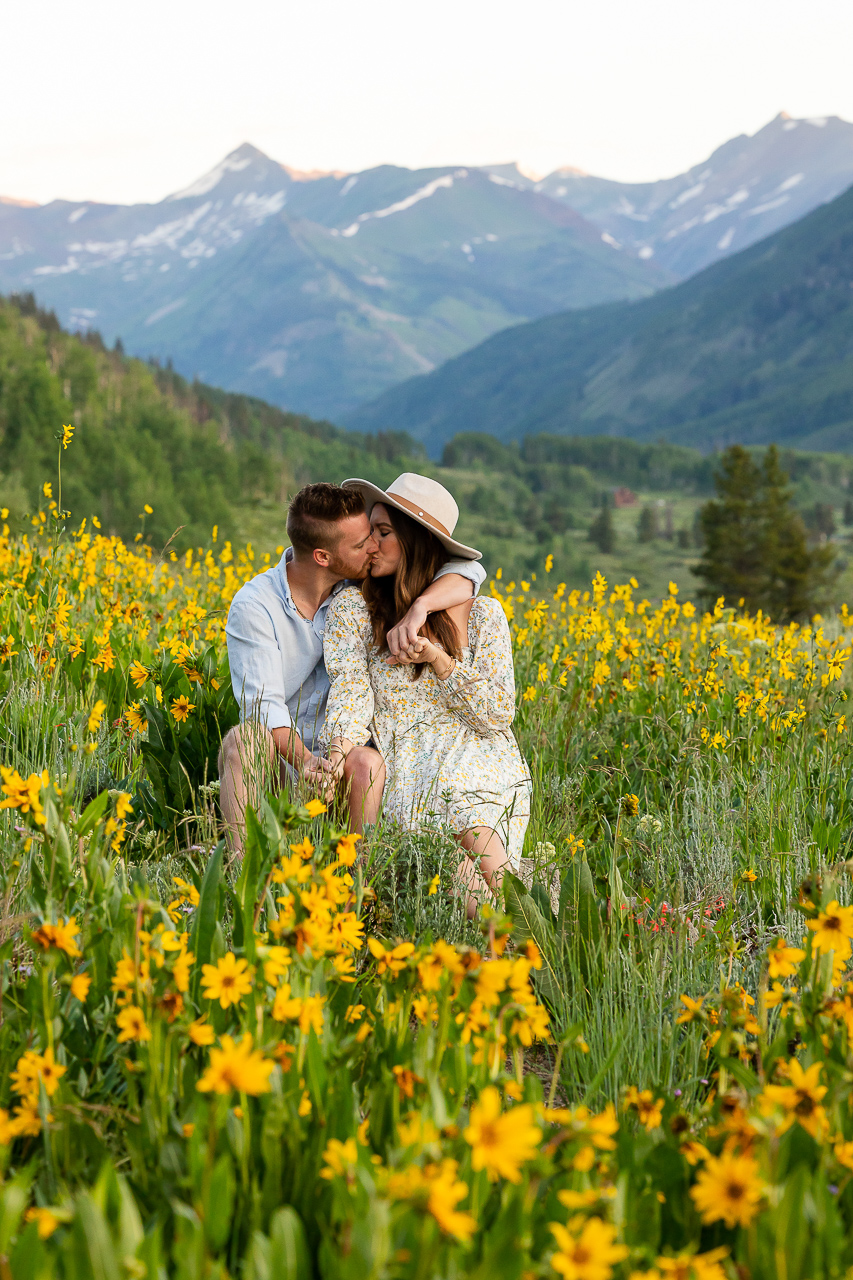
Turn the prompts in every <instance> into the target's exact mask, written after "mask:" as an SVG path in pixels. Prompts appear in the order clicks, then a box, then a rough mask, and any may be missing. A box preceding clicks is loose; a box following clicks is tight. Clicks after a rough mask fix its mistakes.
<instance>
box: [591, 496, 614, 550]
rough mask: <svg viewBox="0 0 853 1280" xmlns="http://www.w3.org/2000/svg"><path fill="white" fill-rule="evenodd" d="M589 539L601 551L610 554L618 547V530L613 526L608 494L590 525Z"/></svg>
mask: <svg viewBox="0 0 853 1280" xmlns="http://www.w3.org/2000/svg"><path fill="white" fill-rule="evenodd" d="M589 540H590V542H594V543H595V545H596V546H597V547H598V549H599V551H603V552H604V553H605V555H610V554H611V552H612V551H613V550H614V549H615V547H616V530H615V529H614V528H613V516H612V514H611V511H610V502H609V501H608V498H607V496H605V497H604V500H603V502H602V504H601V510H600V511H599V513H598V515H597V516H596V517H595V519H594V520H593V522H592V524H591V525H590V527H589Z"/></svg>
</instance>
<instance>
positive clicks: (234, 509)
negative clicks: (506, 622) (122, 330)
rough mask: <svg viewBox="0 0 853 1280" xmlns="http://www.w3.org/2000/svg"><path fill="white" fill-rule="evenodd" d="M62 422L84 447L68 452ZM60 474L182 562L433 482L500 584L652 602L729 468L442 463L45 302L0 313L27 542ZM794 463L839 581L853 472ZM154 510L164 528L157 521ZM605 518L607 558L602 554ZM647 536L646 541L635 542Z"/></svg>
mask: <svg viewBox="0 0 853 1280" xmlns="http://www.w3.org/2000/svg"><path fill="white" fill-rule="evenodd" d="M65 423H68V424H72V425H73V426H74V437H73V440H72V443H71V445H70V447H69V448H68V449H67V450H62V449H61V446H60V444H59V438H60V436H61V434H62V431H61V428H62V425H63V424H65ZM60 459H61V463H62V493H61V502H62V506H63V507H64V508H67V509H68V510H70V512H71V520H72V521H73V522H74V523H79V522H80V520H82V519H83V517H87V518H91V517H93V516H95V517H97V518H99V519H100V522H101V527H102V529H103V530H104V532H108V533H118V534H120V535H122V536H123V537H125V538H127V539H131V540H132V539H133V538H134V537H135V536H136V534H137V533H140V534H141V535H142V537H143V538H144V539H145V541H146V542H147V543H149V544H150V545H151V546H152V547H154V548H156V549H158V550H160V549H162V548H163V546H164V545H165V543H166V542H167V541H168V540H169V539H170V538H173V539H174V540H173V542H172V543H171V545H172V547H173V548H175V549H177V550H181V549H183V548H186V547H187V546H198V545H200V544H203V543H204V542H205V541H206V540H207V538H208V537H209V534H210V530H211V528H212V526H213V525H217V526H218V528H219V536H220V540H222V539H224V538H231V539H232V540H233V541H234V542H235V543H236V544H240V545H242V544H244V543H245V542H247V541H248V542H251V543H252V544H253V546H254V547H255V548H256V549H257V551H258V552H259V553H261V554H262V553H264V552H274V551H275V548H276V547H277V546H280V545H282V544H285V543H286V540H287V535H286V530H285V520H286V515H287V503H288V500H289V497H290V495H291V494H292V493H293V492H294V491H295V490H296V489H297V488H298V487H299V486H300V485H302V484H305V483H307V482H309V481H312V480H331V481H335V482H339V481H341V480H343V479H345V478H346V477H347V476H357V475H360V476H365V477H367V478H369V479H371V480H374V481H375V482H377V483H379V484H387V483H389V482H390V481H391V480H392V479H393V478H394V477H395V476H396V475H398V474H399V473H400V472H401V471H404V470H418V471H425V472H428V473H429V474H431V475H435V476H436V477H437V478H438V479H440V480H441V481H442V482H443V483H444V484H446V485H447V486H448V488H449V489H450V490H451V491H452V492H453V494H454V495H455V497H456V498H457V500H458V502H459V506H460V509H461V516H460V523H459V536H460V537H461V538H462V539H463V540H464V541H466V542H468V543H469V544H471V545H473V546H476V547H479V548H481V549H482V551H483V553H484V557H485V563H486V566H487V568H488V569H489V570H490V572H494V571H496V570H497V569H498V568H502V569H503V571H504V574H505V575H507V577H511V576H515V577H525V576H529V575H530V574H532V573H534V572H536V571H537V570H539V569H541V566H542V564H543V563H544V560H545V557H546V556H547V555H549V554H551V555H553V557H554V566H555V572H557V573H559V574H560V576H561V577H562V578H563V579H564V580H565V581H568V582H570V583H571V584H572V585H582V584H584V583H586V582H588V581H589V578H590V577H591V576H592V574H593V573H595V571H596V570H597V569H599V568H600V569H602V570H603V571H604V572H605V573H606V574H608V575H609V576H617V577H618V576H621V577H623V578H625V579H627V578H629V577H631V576H636V578H637V579H638V581H639V582H640V585H641V588H642V590H643V591H644V592H646V593H647V594H650V593H655V592H657V593H660V591H665V590H666V584H667V582H668V581H669V578H671V577H679V576H680V579H681V581H682V582H684V583H685V584H689V583H690V582H691V581H692V579H691V576H690V566H691V565H692V564H693V563H694V562H695V561H696V559H697V556H698V547H697V542H696V537H697V535H696V511H697V509H698V507H699V506H700V505H701V503H702V502H703V501H705V500H706V499H707V497H708V496H709V495H710V493H711V492H712V491H713V476H714V468H715V459H714V457H713V455H712V454H703V453H700V452H699V451H697V450H695V449H687V448H684V447H683V446H681V445H671V444H646V443H640V442H637V441H634V440H628V439H618V438H614V437H608V436H600V437H586V436H577V437H566V436H555V435H548V434H537V435H531V436H528V437H526V438H525V439H524V440H522V441H519V442H511V443H509V444H505V443H501V442H500V441H498V440H496V439H495V437H494V436H492V435H489V434H487V433H475V432H464V433H461V434H459V435H457V436H455V437H454V438H453V439H452V440H450V441H449V442H448V444H447V445H446V446H445V448H444V451H443V455H442V458H441V460H440V461H435V460H431V459H428V458H427V456H426V454H425V453H424V451H423V448H422V446H421V445H418V444H416V443H415V442H414V441H413V440H412V439H411V438H410V437H409V436H407V435H405V434H403V433H402V432H394V431H389V432H385V433H380V434H377V435H373V436H370V435H360V434H358V433H355V432H348V431H344V430H341V429H340V428H338V427H335V426H333V425H332V424H331V423H328V422H316V421H313V420H312V419H310V418H304V417H299V416H297V415H295V414H288V413H284V412H283V411H282V410H280V409H277V408H275V407H274V406H272V405H269V404H266V403H264V402H263V401H262V400H256V399H252V398H250V397H248V396H242V395H235V394H230V393H228V392H225V391H221V390H219V389H217V388H214V387H208V386H204V385H203V384H200V383H188V382H186V381H185V380H184V379H183V378H181V377H180V376H179V375H178V374H176V373H174V372H173V371H172V370H171V369H170V368H168V367H167V368H161V367H159V366H158V365H156V364H151V363H148V364H146V363H143V362H142V361H139V360H135V359H130V358H128V357H127V356H125V355H124V354H123V353H122V352H121V350H107V349H105V347H104V345H103V343H102V342H101V339H100V338H99V337H98V335H97V334H95V333H90V334H88V335H87V336H85V337H79V336H72V335H69V334H67V333H64V332H63V331H62V330H61V328H60V327H59V325H58V324H57V321H56V317H55V316H54V315H53V314H52V313H50V312H44V311H39V310H38V309H37V308H36V307H35V304H34V303H33V301H32V299H31V298H22V299H21V298H19V299H17V300H15V301H11V300H10V301H7V302H2V301H0V508H2V507H6V508H8V509H9V511H10V515H9V517H8V519H9V522H10V523H11V524H12V526H13V528H14V527H17V528H19V529H27V528H29V527H30V524H29V521H30V520H31V519H32V517H33V513H35V512H36V511H38V509H39V508H40V507H41V508H43V509H46V508H47V506H48V500H47V499H46V498H45V496H44V493H43V488H42V486H43V485H44V483H45V482H49V483H50V484H51V485H52V487H53V489H52V492H53V497H54V499H59V496H60V495H59V490H58V487H57V462H58V460H60ZM782 461H783V465H784V466H785V468H786V470H787V471H788V472H789V473H790V475H791V478H792V482H793V484H794V492H795V496H796V500H797V503H798V505H799V507H800V509H801V510H802V512H803V513H804V516H805V518H806V522H807V525H808V526H809V528H810V529H811V530H812V533H813V536H814V537H817V538H820V537H827V536H830V537H832V536H836V537H837V539H838V548H839V558H840V560H841V562H842V563H841V566H840V567H842V568H843V567H844V565H845V563H846V558H847V555H848V552H847V543H846V539H845V538H844V536H843V534H844V525H843V521H844V519H845V510H846V514H847V515H848V516H850V517H851V519H853V505H851V503H850V501H849V498H850V486H851V485H853V458H850V457H844V456H839V455H831V454H816V453H812V454H807V453H798V452H795V451H793V450H784V451H783V456H782ZM617 491H618V492H617ZM623 491H624V492H623ZM146 504H147V505H148V506H150V507H151V508H153V514H151V515H149V514H145V518H144V521H143V520H142V519H141V516H142V515H143V512H144V508H145V505H146ZM604 506H606V507H608V509H610V508H612V522H613V531H614V543H613V546H612V548H611V549H610V550H607V549H603V548H602V545H601V544H600V541H598V542H597V541H596V540H595V539H591V538H590V529H591V527H592V526H593V525H594V523H595V522H596V520H598V519H599V517H600V513H601V511H602V509H603V507H604ZM644 513H645V514H644ZM641 520H644V521H645V524H644V529H645V530H646V531H647V533H648V534H649V536H648V537H645V535H644V540H642V541H638V529H639V523H640V521H641ZM841 585H842V587H843V588H844V589H845V590H847V586H846V583H845V581H844V580H842V584H841ZM850 587H851V588H853V580H851V583H850Z"/></svg>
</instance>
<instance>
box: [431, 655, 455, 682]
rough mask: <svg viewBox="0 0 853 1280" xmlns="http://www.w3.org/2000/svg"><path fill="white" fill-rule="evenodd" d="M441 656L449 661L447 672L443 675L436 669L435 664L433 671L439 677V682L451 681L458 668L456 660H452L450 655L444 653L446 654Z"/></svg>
mask: <svg viewBox="0 0 853 1280" xmlns="http://www.w3.org/2000/svg"><path fill="white" fill-rule="evenodd" d="M439 656H440V657H442V658H446V659H447V661H448V667H447V670H446V671H445V672H444V673H442V672H441V671H439V670H438V669H437V668H436V666H435V664H433V670H434V671H435V674H436V675H437V677H438V679H439V680H447V679H449V677H450V676H452V675H453V672H454V670H455V668H456V659H455V658H451V656H450V654H449V653H444V652H442V653H441V654H440V655H439Z"/></svg>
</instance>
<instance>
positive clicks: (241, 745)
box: [219, 720, 278, 857]
mask: <svg viewBox="0 0 853 1280" xmlns="http://www.w3.org/2000/svg"><path fill="white" fill-rule="evenodd" d="M277 763H278V753H277V751H276V747H275V743H274V742H273V739H272V734H270V733H269V732H268V731H267V730H266V729H265V728H263V727H262V726H261V725H259V724H255V723H254V722H253V721H251V720H247V721H245V722H244V723H243V724H238V725H235V726H234V728H233V729H229V730H228V732H227V733H226V735H225V737H224V738H223V740H222V748H221V750H220V752H219V782H220V787H219V806H220V808H221V810H222V821H223V825H224V827H225V838H226V840H227V842H228V847H229V849H231V851H232V853H234V854H236V855H237V856H238V857H242V856H243V836H244V834H245V830H246V805H247V804H251V805H257V804H258V802H259V800H260V797H261V796H262V795H263V792H264V786H265V785H266V784H267V783H268V782H269V780H270V779H271V777H272V776H273V774H274V772H275V766H276V765H277Z"/></svg>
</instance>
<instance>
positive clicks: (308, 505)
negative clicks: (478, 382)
mask: <svg viewBox="0 0 853 1280" xmlns="http://www.w3.org/2000/svg"><path fill="white" fill-rule="evenodd" d="M287 533H288V537H289V538H290V541H291V546H290V547H289V548H288V549H287V551H285V553H284V555H283V556H282V558H281V560H280V561H279V563H278V565H277V566H276V567H275V568H274V569H270V570H268V571H267V572H266V573H261V574H258V575H257V577H255V578H253V579H252V580H251V582H247V583H246V585H245V586H243V587H241V588H240V590H239V591H238V592H237V594H236V595H235V597H234V599H233V600H232V602H231V608H230V610H229V611H228V623H227V626H226V635H227V639H228V658H229V662H230V665H231V682H232V685H233V688H234V696H235V697H236V699H237V701H238V702H239V704H240V719H241V723H240V724H239V725H238V726H236V728H234V729H231V730H230V731H229V732H228V733H227V734H226V736H225V738H224V740H223V743H222V750H221V752H220V755H219V777H220V783H221V786H220V794H219V800H220V805H221V808H222V816H223V819H224V822H225V827H226V831H227V833H228V836H229V841H230V843H231V846H232V848H234V849H237V850H239V849H240V847H241V845H242V832H243V827H244V820H245V810H246V804H247V803H248V802H252V803H255V802H257V799H258V798H259V795H260V793H261V791H262V786H263V779H264V777H265V775H267V774H268V773H269V771H270V768H271V767H275V766H277V765H278V766H279V773H280V776H281V775H284V774H285V773H287V772H288V771H291V776H293V775H294V774H295V775H296V776H299V775H301V776H302V777H304V778H305V780H306V781H307V782H308V783H309V784H311V786H312V787H315V788H316V789H317V790H318V791H319V792H320V793H322V794H323V795H326V794H329V793H330V792H331V790H333V789H334V786H335V785H336V784H337V782H338V780H339V776H340V774H342V776H343V779H344V782H345V785H346V787H347V802H348V805H349V812H350V821H351V824H352V828H353V830H356V831H361V830H362V827H363V825H364V823H365V822H374V821H375V820H376V816H377V814H378V810H379V803H380V801H381V797H382V787H383V785H384V782H385V766H384V763H383V761H382V757H381V755H380V754H379V752H378V751H376V750H374V749H373V748H372V747H370V746H366V747H356V748H354V749H353V750H352V751H350V752H349V754H348V755H347V757H346V760H345V761H344V762H343V764H342V765H341V766H340V767H339V769H335V767H333V765H332V764H331V763H330V762H329V761H328V760H326V759H325V758H324V757H323V756H321V755H318V754H317V753H316V751H315V745H317V744H318V741H319V734H320V730H321V729H322V727H323V720H324V718H325V712H326V698H327V695H328V692H329V679H328V676H327V675H326V668H325V666H324V663H323V627H324V625H325V621H326V611H327V609H328V606H329V601H330V600H331V599H332V597H333V596H334V595H336V594H337V592H338V591H340V590H341V589H342V588H343V586H344V585H345V584H346V583H347V582H359V581H362V580H363V579H364V578H366V577H367V575H368V573H369V571H370V562H371V560H372V558H373V556H374V555H375V553H376V550H377V545H376V542H375V540H374V538H373V535H372V534H371V532H370V521H369V520H368V518H367V513H366V512H365V509H364V499H363V498H362V496H361V494H360V493H359V492H358V490H356V489H352V488H347V489H344V488H340V487H339V486H338V485H334V484H309V485H306V486H305V488H304V489H300V490H299V492H298V493H297V494H296V496H295V497H294V499H293V501H292V502H291V504H290V509H289V511H288V514H287ZM485 577H486V575H485V573H484V571H483V569H482V568H481V567H480V565H478V564H476V563H475V562H474V561H471V560H451V561H449V562H448V563H447V564H446V565H444V566H443V567H442V568H441V569H440V570H439V572H438V574H437V576H436V578H435V580H434V581H433V583H432V584H431V586H429V587H428V588H427V590H426V591H425V592H424V593H423V595H422V596H420V597H419V598H418V599H417V600H416V601H415V602H414V604H413V605H412V607H411V608H410V609H409V612H408V613H407V614H406V616H405V618H403V620H402V622H400V623H399V625H398V626H396V627H395V628H394V630H393V631H390V632H389V633H388V648H389V650H390V652H391V656H392V658H396V659H398V660H400V661H403V662H405V661H407V659H409V658H410V657H414V656H415V650H414V648H413V646H414V643H415V640H416V638H417V636H418V633H419V631H420V629H421V627H422V626H423V624H424V622H425V621H426V619H427V616H428V614H430V613H432V612H435V611H436V610H439V609H449V608H452V607H453V605H456V604H462V603H463V602H464V601H465V600H468V599H470V597H471V594H472V592H473V594H475V595H476V593H477V591H478V590H479V588H480V586H481V584H482V583H483V582H484V581H485Z"/></svg>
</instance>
